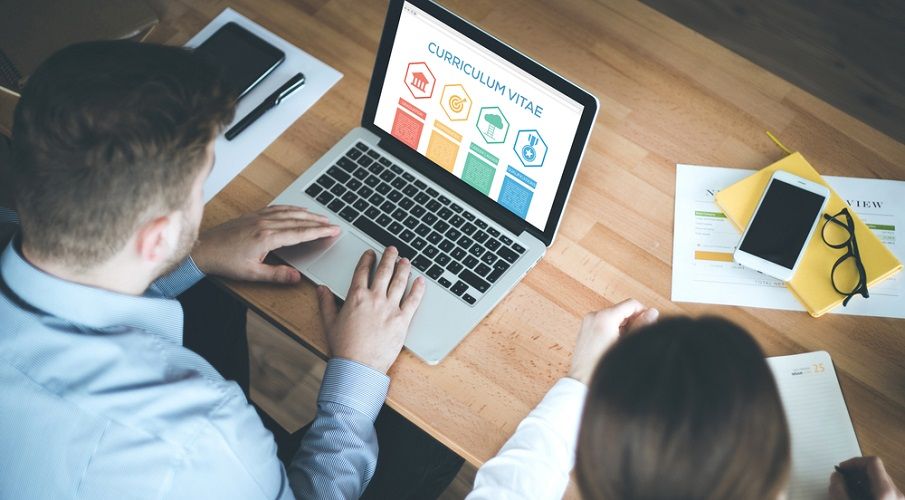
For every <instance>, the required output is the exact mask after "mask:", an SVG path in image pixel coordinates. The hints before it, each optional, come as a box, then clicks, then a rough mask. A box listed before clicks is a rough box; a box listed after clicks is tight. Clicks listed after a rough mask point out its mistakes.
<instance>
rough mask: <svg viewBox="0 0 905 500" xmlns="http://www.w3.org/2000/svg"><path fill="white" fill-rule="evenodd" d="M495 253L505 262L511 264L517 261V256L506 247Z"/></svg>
mask: <svg viewBox="0 0 905 500" xmlns="http://www.w3.org/2000/svg"><path fill="white" fill-rule="evenodd" d="M503 238H505V236H504V237H503ZM496 253H497V255H499V256H500V257H502V258H503V259H505V260H506V262H510V263H512V262H515V261H516V260H518V254H517V253H515V252H513V251H512V250H510V249H508V248H506V247H502V248H500V249H499V250H497V251H496Z"/></svg>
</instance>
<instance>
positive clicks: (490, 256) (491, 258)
mask: <svg viewBox="0 0 905 500" xmlns="http://www.w3.org/2000/svg"><path fill="white" fill-rule="evenodd" d="M496 260H497V256H496V255H495V254H494V253H493V252H487V253H485V254H484V256H483V257H481V262H483V263H485V264H487V265H490V266H492V265H493V263H494V262H496Z"/></svg>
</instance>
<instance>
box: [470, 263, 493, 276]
mask: <svg viewBox="0 0 905 500" xmlns="http://www.w3.org/2000/svg"><path fill="white" fill-rule="evenodd" d="M474 272H475V274H477V275H478V276H481V277H484V276H487V274H488V273H490V266H488V265H487V264H478V267H476V268H474Z"/></svg>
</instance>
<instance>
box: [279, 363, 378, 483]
mask: <svg viewBox="0 0 905 500" xmlns="http://www.w3.org/2000/svg"><path fill="white" fill-rule="evenodd" d="M389 385H390V379H389V377H387V376H386V375H384V374H382V373H380V372H377V371H375V370H373V369H371V368H368V367H367V366H365V365H362V364H360V363H356V362H355V361H351V360H347V359H341V358H333V359H331V360H330V361H328V362H327V370H326V372H324V381H323V383H322V384H321V388H320V393H319V394H318V397H317V415H316V416H315V418H314V421H313V422H312V423H311V427H310V428H309V429H308V431H307V432H306V433H305V437H304V438H303V439H302V442H301V445H300V447H299V451H298V452H297V453H296V455H295V457H294V458H293V461H292V463H291V464H290V466H289V471H288V475H289V483H290V485H291V487H292V490H293V491H294V492H295V495H296V497H297V498H318V499H346V498H358V497H360V496H361V494H362V493H363V492H364V490H365V488H366V487H367V486H368V482H369V481H370V480H371V477H373V476H374V470H375V468H376V467H377V434H376V432H375V430H374V421H375V420H376V419H377V414H378V413H379V412H380V408H381V407H382V406H383V402H384V400H385V399H386V395H387V390H388V389H389Z"/></svg>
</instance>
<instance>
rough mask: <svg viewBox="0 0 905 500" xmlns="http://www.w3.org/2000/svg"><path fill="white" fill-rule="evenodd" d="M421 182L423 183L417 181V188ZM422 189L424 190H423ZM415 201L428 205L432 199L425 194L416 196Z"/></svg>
mask: <svg viewBox="0 0 905 500" xmlns="http://www.w3.org/2000/svg"><path fill="white" fill-rule="evenodd" d="M419 182H421V181H415V185H416V186H417V185H418V183H419ZM421 183H422V184H424V183H423V182H421ZM421 189H424V188H421ZM415 201H417V202H418V203H420V204H422V205H426V204H428V203H430V201H431V199H430V196H428V195H427V194H425V193H418V194H416V195H415Z"/></svg>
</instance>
